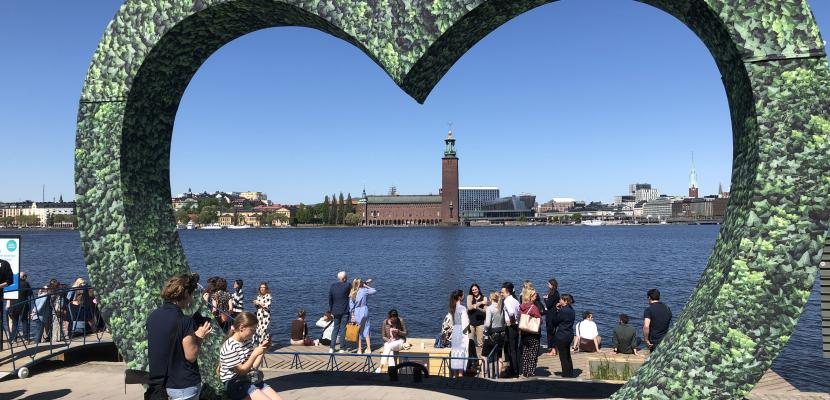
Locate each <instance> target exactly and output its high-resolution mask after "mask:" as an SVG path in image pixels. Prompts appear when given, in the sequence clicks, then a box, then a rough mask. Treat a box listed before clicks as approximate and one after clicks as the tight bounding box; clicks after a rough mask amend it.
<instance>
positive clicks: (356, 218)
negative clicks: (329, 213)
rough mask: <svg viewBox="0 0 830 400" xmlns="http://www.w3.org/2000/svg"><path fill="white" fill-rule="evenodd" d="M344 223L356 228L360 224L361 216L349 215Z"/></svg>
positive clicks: (344, 219)
mask: <svg viewBox="0 0 830 400" xmlns="http://www.w3.org/2000/svg"><path fill="white" fill-rule="evenodd" d="M343 223H344V224H346V225H350V226H355V225H357V224H359V223H360V216H359V215H357V214H355V213H348V214H346V216H345V217H344V218H343Z"/></svg>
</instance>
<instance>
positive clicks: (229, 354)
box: [219, 337, 254, 383]
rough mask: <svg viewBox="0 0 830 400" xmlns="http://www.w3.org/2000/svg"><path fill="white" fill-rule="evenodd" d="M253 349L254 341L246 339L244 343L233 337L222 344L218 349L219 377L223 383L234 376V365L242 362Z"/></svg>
mask: <svg viewBox="0 0 830 400" xmlns="http://www.w3.org/2000/svg"><path fill="white" fill-rule="evenodd" d="M253 351H254V342H253V341H251V340H247V341H245V342H244V343H239V342H237V341H236V339H234V338H233V337H229V338H228V340H226V341H225V343H224V344H222V350H220V351H219V379H221V380H222V383H225V382H227V381H229V380H231V378H233V377H234V376H236V373H235V372H233V369H234V367H236V366H237V365H240V364H242V363H244V362H245V361H246V360H247V359H248V357H250V356H251V353H252V352H253Z"/></svg>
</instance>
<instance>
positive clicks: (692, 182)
mask: <svg viewBox="0 0 830 400" xmlns="http://www.w3.org/2000/svg"><path fill="white" fill-rule="evenodd" d="M691 188H695V189H697V188H698V186H697V171H695V152H692V171H691V172H689V189H691Z"/></svg>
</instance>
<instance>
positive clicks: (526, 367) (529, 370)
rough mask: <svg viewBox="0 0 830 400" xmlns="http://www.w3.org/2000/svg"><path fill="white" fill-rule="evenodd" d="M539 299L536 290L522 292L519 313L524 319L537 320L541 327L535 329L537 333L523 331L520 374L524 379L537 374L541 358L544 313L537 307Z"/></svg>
mask: <svg viewBox="0 0 830 400" xmlns="http://www.w3.org/2000/svg"><path fill="white" fill-rule="evenodd" d="M538 299H539V296H538V295H537V294H536V290H535V289H532V288H527V289H525V290H524V291H522V304H521V305H520V306H519V312H520V313H521V314H522V317H524V316H525V315H528V316H530V318H535V320H536V321H537V322H539V326H537V327H536V328H535V331H531V330H527V329H522V335H521V337H520V340H521V342H522V354H521V357H522V359H521V370H520V371H519V373H520V374H521V375H522V376H524V377H531V376H533V375H534V374H535V373H536V363H537V361H538V358H539V339H540V338H541V335H542V333H541V331H540V329H541V326H542V325H541V321H542V313H541V311H540V310H539V307H538V306H536V302H537V301H538Z"/></svg>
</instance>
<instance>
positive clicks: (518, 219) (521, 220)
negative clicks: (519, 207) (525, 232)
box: [516, 215, 527, 222]
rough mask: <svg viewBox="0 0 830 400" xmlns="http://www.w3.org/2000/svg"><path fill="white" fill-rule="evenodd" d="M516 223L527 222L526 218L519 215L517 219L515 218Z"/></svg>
mask: <svg viewBox="0 0 830 400" xmlns="http://www.w3.org/2000/svg"><path fill="white" fill-rule="evenodd" d="M516 222H527V217H526V216H524V215H519V218H516Z"/></svg>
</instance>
